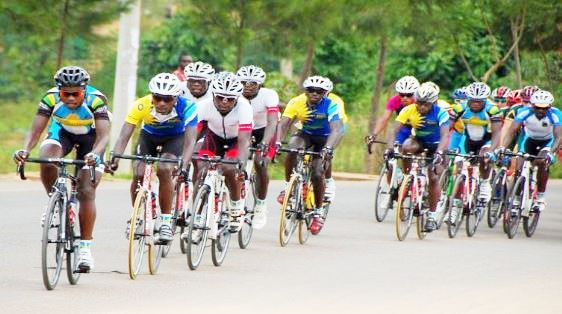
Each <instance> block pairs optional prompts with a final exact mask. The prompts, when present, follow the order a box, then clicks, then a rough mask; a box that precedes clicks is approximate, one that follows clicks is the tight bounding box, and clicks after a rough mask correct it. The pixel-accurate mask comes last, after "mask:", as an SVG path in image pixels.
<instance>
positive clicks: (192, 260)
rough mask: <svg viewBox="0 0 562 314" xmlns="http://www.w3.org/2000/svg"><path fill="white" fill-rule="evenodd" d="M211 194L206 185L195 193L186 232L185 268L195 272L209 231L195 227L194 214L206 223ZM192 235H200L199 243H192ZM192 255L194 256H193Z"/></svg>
mask: <svg viewBox="0 0 562 314" xmlns="http://www.w3.org/2000/svg"><path fill="white" fill-rule="evenodd" d="M210 192H211V187H209V186H208V185H206V184H205V185H203V186H201V188H199V192H197V196H196V197H195V206H194V207H193V215H192V216H191V219H190V221H189V228H188V230H187V245H186V255H187V266H189V269H191V270H196V269H197V267H199V265H200V264H201V260H202V259H203V253H204V252H205V246H206V244H207V235H208V233H209V229H208V228H207V227H206V226H204V227H203V228H201V227H200V226H198V227H197V228H196V227H195V216H196V215H197V214H196V213H200V215H202V217H203V219H202V220H203V221H205V222H206V221H207V220H208V219H209V217H208V215H210V214H211V213H210V211H209V209H208V204H207V202H208V200H209V198H208V196H209V193H210ZM194 233H200V234H199V235H198V238H199V241H193V238H194V237H195V236H194ZM193 254H194V255H193Z"/></svg>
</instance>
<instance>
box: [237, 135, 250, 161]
mask: <svg viewBox="0 0 562 314" xmlns="http://www.w3.org/2000/svg"><path fill="white" fill-rule="evenodd" d="M251 137H252V131H238V161H240V163H241V164H246V161H247V160H248V154H249V152H250V138H251Z"/></svg>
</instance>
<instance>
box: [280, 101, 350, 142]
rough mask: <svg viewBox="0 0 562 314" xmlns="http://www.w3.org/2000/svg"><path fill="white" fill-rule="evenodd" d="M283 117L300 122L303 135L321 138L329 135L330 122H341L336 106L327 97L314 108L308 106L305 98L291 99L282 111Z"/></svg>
mask: <svg viewBox="0 0 562 314" xmlns="http://www.w3.org/2000/svg"><path fill="white" fill-rule="evenodd" d="M283 117H287V118H289V119H291V120H292V119H297V120H298V121H300V122H301V123H302V129H301V130H302V132H303V133H304V134H308V135H321V136H328V135H330V132H331V129H330V122H332V121H338V120H341V118H340V114H339V108H338V105H337V104H336V103H335V102H334V101H332V100H331V99H329V98H328V97H324V98H322V100H320V102H319V103H318V104H316V105H315V106H309V105H308V104H307V100H306V97H304V98H301V99H299V98H298V97H296V98H293V99H291V100H290V101H289V103H288V104H287V107H286V108H285V111H283Z"/></svg>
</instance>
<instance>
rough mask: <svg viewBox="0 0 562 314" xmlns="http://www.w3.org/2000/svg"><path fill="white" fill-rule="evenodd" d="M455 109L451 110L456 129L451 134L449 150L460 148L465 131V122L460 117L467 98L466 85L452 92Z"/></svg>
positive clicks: (450, 114) (450, 113)
mask: <svg viewBox="0 0 562 314" xmlns="http://www.w3.org/2000/svg"><path fill="white" fill-rule="evenodd" d="M451 98H452V99H453V105H451V107H452V108H453V109H454V111H449V116H450V118H451V121H452V122H453V123H454V124H453V125H454V126H456V127H454V129H455V130H454V131H453V132H451V134H450V135H449V150H458V148H459V145H460V142H461V139H462V135H463V133H464V122H463V121H462V119H460V115H461V114H462V103H463V101H465V100H466V87H461V88H457V89H455V90H454V91H453V93H452V94H451Z"/></svg>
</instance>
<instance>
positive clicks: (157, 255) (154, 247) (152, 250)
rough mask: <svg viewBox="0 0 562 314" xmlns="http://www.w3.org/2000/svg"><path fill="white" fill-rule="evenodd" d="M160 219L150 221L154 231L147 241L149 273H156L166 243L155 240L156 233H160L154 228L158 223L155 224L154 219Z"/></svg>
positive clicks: (156, 237)
mask: <svg viewBox="0 0 562 314" xmlns="http://www.w3.org/2000/svg"><path fill="white" fill-rule="evenodd" d="M157 217H160V212H158V213H157ZM157 220H160V218H157V219H154V220H153V221H152V223H153V224H154V229H155V230H154V231H153V233H152V237H151V238H149V239H150V240H149V241H148V242H149V243H148V272H149V273H150V274H151V275H156V273H157V272H158V268H159V267H160V262H161V261H162V255H164V248H165V247H166V246H167V245H161V244H160V243H158V242H157V239H158V235H159V234H160V230H159V229H157V228H156V226H158V225H159V224H156V221H157Z"/></svg>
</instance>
